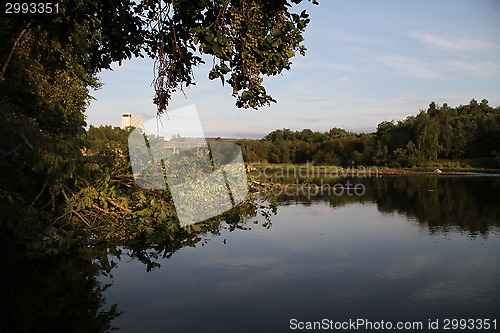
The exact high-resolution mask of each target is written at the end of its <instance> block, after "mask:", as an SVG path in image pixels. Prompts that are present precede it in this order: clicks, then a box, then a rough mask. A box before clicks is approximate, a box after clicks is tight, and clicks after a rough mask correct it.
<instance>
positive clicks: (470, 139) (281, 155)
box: [238, 99, 500, 167]
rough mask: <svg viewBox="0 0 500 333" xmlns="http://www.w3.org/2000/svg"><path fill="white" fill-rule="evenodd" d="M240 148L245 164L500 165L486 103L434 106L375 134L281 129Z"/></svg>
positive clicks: (497, 126) (498, 120)
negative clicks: (443, 162) (477, 160)
mask: <svg viewBox="0 0 500 333" xmlns="http://www.w3.org/2000/svg"><path fill="white" fill-rule="evenodd" d="M238 143H239V144H240V146H241V148H242V151H243V156H244V159H245V161H247V162H267V163H296V164H301V163H306V162H312V163H316V164H328V165H337V166H352V165H353V164H354V165H378V166H389V167H417V166H425V165H426V164H427V163H429V162H432V161H436V160H438V159H450V160H460V159H469V158H483V159H485V160H486V164H487V165H489V166H500V107H496V108H493V107H491V106H489V105H488V101H487V100H486V99H483V100H482V101H481V103H478V102H477V101H476V100H475V99H473V100H471V101H470V103H469V104H467V105H459V106H457V107H455V108H452V107H450V106H448V104H443V105H442V106H438V105H437V104H436V103H434V102H432V103H431V104H430V105H429V107H428V108H427V110H420V113H419V114H418V115H417V116H409V117H407V118H406V119H404V120H401V121H398V122H395V121H394V120H393V121H383V122H381V123H380V124H379V125H378V126H377V130H376V131H375V132H373V133H353V132H348V131H346V130H344V129H341V128H332V129H330V130H329V131H327V132H316V131H312V130H310V129H303V130H301V131H292V130H290V129H286V128H285V129H278V130H275V131H272V132H270V133H269V134H267V135H266V136H265V137H264V138H263V139H261V140H248V139H243V140H239V141H238Z"/></svg>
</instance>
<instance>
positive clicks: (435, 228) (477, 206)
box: [279, 176, 500, 237]
mask: <svg viewBox="0 0 500 333" xmlns="http://www.w3.org/2000/svg"><path fill="white" fill-rule="evenodd" d="M347 181H349V182H350V186H351V187H353V186H355V185H356V184H362V185H363V186H364V188H365V189H366V190H365V191H364V194H363V195H361V196H358V195H355V194H353V195H347V194H346V193H344V194H343V195H338V194H336V193H335V192H331V191H330V192H329V191H326V190H325V191H324V192H323V193H322V192H321V191H319V193H318V194H315V191H316V190H314V189H313V190H311V191H310V192H308V190H307V189H306V190H302V191H300V190H299V191H291V193H293V194H294V195H292V196H290V195H281V196H279V200H280V202H281V203H282V204H285V205H286V204H297V203H298V204H302V205H305V206H309V205H311V204H312V203H315V202H316V203H317V202H328V203H329V205H330V206H331V207H341V206H344V205H346V204H349V203H354V202H359V203H367V202H373V203H376V205H377V208H378V210H379V211H380V212H383V213H386V214H393V213H398V214H402V215H405V216H407V217H408V218H410V219H412V220H414V221H416V222H417V223H419V224H420V225H422V226H424V227H426V228H428V230H429V231H430V232H432V233H434V232H439V231H443V232H446V231H451V230H453V229H457V230H460V231H466V232H468V233H469V234H470V235H471V236H477V235H478V234H481V235H483V236H485V237H486V236H487V235H488V232H489V231H490V230H491V227H494V226H500V205H498V195H499V193H500V177H481V176H474V177H473V176H469V177H463V176H410V177H383V178H376V179H374V178H367V179H354V178H352V179H348V180H345V179H344V180H339V179H332V180H330V181H329V184H341V185H344V187H346V186H345V184H346V182H347ZM286 182H288V183H292V184H293V181H291V180H286ZM308 182H309V183H311V184H321V183H324V182H325V179H318V178H314V179H308Z"/></svg>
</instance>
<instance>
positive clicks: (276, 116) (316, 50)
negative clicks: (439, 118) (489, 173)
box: [87, 0, 500, 138]
mask: <svg viewBox="0 0 500 333" xmlns="http://www.w3.org/2000/svg"><path fill="white" fill-rule="evenodd" d="M296 8H297V11H300V10H302V9H303V8H305V9H307V11H308V12H309V13H310V15H311V16H310V18H311V23H310V25H309V26H308V29H307V31H306V33H305V39H306V40H305V43H304V44H305V45H306V47H307V48H308V50H307V54H306V56H305V57H301V56H297V57H296V58H294V60H293V65H292V68H291V70H289V71H286V72H284V73H283V75H279V76H276V77H271V78H266V79H265V81H264V82H265V87H266V89H267V91H268V92H269V93H270V94H271V95H272V96H273V97H274V98H275V99H276V100H277V101H278V103H277V104H273V105H272V106H271V107H264V108H261V109H259V110H258V111H255V110H251V109H250V110H245V109H238V108H236V107H235V106H234V102H235V101H234V99H233V98H232V97H231V89H230V87H227V86H226V87H222V86H221V85H220V81H210V80H209V79H208V78H207V75H208V71H209V66H201V67H200V68H197V69H196V70H195V77H196V79H197V85H196V86H195V87H192V88H189V89H186V91H185V92H186V95H187V98H186V97H185V96H184V95H182V94H181V93H180V94H177V95H176V96H174V98H173V100H172V104H171V110H175V109H176V108H180V107H183V106H187V105H190V104H195V105H196V107H197V110H198V113H199V114H200V119H201V123H202V126H203V129H204V131H205V135H206V136H222V137H238V138H260V137H262V136H264V135H265V134H267V133H268V132H270V131H272V130H275V129H277V128H290V129H292V130H301V129H303V128H310V129H312V130H317V131H326V130H328V129H330V128H332V127H341V128H345V129H347V130H351V131H356V132H361V131H363V132H371V131H374V130H375V129H376V127H377V124H378V123H380V122H381V121H384V120H392V119H394V120H396V121H397V120H401V119H403V118H405V117H407V116H409V115H416V114H417V113H418V112H419V110H420V109H425V108H427V106H428V105H429V103H430V102H432V101H435V102H436V103H438V104H443V103H448V104H449V105H450V106H457V105H460V104H468V103H469V101H470V100H471V99H473V98H475V99H477V100H482V99H483V98H486V99H487V100H488V101H489V102H490V105H491V106H495V107H496V106H499V105H500V1H497V0H491V1H486V0H476V1H472V0H469V1H462V0H447V1H444V0H441V1H431V0H424V1H352V0H351V1H329V0H322V1H321V0H320V5H319V6H313V5H312V4H310V3H304V4H301V5H300V6H298V7H296ZM207 64H211V60H209V61H208V62H207ZM113 68H114V70H113V71H105V72H103V73H102V74H101V78H102V82H103V83H104V84H105V85H104V86H103V88H102V89H101V90H98V91H96V92H94V93H93V95H94V97H95V98H96V99H97V100H96V101H93V102H92V103H91V105H90V107H89V109H88V110H87V122H88V124H92V125H95V126H98V125H113V126H119V125H120V124H121V114H122V113H132V114H135V115H142V116H144V117H145V119H148V118H152V117H154V116H155V112H156V109H155V106H154V105H153V104H152V96H153V95H154V91H153V88H152V87H151V81H152V79H153V71H152V69H153V64H152V61H151V60H149V59H133V60H129V61H126V62H124V63H123V65H122V66H121V67H119V66H117V65H114V66H113Z"/></svg>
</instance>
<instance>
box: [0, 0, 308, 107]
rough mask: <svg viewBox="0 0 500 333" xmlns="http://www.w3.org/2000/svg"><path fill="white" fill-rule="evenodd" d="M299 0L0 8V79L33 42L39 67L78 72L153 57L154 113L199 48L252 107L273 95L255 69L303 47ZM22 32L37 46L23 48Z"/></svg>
mask: <svg viewBox="0 0 500 333" xmlns="http://www.w3.org/2000/svg"><path fill="white" fill-rule="evenodd" d="M309 1H310V2H312V3H314V4H318V2H317V1H316V0H309ZM301 2H302V0H292V1H288V0H175V1H174V0H163V1H162V0H143V1H138V2H134V1H130V0H109V1H98V0H90V1H78V0H63V1H59V2H58V4H59V6H58V12H57V13H56V12H54V11H53V12H52V13H33V14H31V13H29V12H28V13H26V14H22V13H18V14H6V13H2V14H1V15H2V17H1V18H2V23H1V28H2V34H1V36H0V40H1V42H2V43H1V45H2V47H1V48H0V56H1V58H0V61H2V63H1V64H2V72H1V75H0V78H1V80H2V81H3V80H6V79H7V80H13V79H14V78H15V77H16V73H17V72H18V71H19V69H20V68H26V66H25V64H23V63H22V60H24V58H25V55H26V54H27V53H28V52H30V51H35V49H36V47H38V49H36V52H37V54H40V55H41V56H44V59H43V60H42V58H38V59H37V60H38V61H37V62H38V63H40V64H41V65H42V66H44V67H45V69H51V70H53V71H58V70H68V69H71V70H74V68H75V67H78V68H80V69H79V71H80V73H79V74H78V75H79V77H80V78H84V77H87V78H88V77H93V76H94V75H95V74H96V73H97V72H99V71H100V70H102V69H106V68H109V67H110V64H111V63H112V62H113V61H120V62H121V61H122V60H124V59H128V58H131V57H143V56H146V55H147V56H150V57H151V58H153V59H154V60H155V79H154V87H155V91H156V96H155V98H154V103H155V104H156V105H157V106H158V112H159V113H161V112H164V111H165V110H166V108H167V106H168V103H169V100H170V98H171V97H172V93H174V92H175V91H178V90H182V89H183V87H186V86H189V85H192V84H195V80H194V77H193V67H194V66H197V65H199V64H201V63H203V59H202V58H201V55H202V54H206V55H209V56H212V57H213V65H212V69H211V71H210V74H209V78H210V79H212V80H213V79H220V80H221V81H222V83H223V84H224V83H225V82H227V83H228V84H230V85H231V87H232V88H233V96H234V97H236V105H237V106H238V107H243V108H248V107H253V108H258V107H260V106H263V105H267V104H269V103H271V102H274V101H275V100H274V99H273V98H272V97H271V96H270V95H268V94H267V92H266V90H265V88H264V87H263V86H262V82H263V76H265V75H276V74H279V73H281V72H282V71H283V70H284V69H289V68H290V65H291V60H290V59H291V58H292V57H293V56H295V54H296V53H297V52H298V53H300V54H302V55H303V54H304V52H305V47H304V45H302V41H303V40H304V39H303V37H302V33H303V32H304V30H305V28H306V26H307V24H308V23H309V18H308V14H307V13H306V12H305V11H302V12H301V13H293V12H292V11H291V10H290V8H291V7H292V6H293V5H294V4H299V3H301ZM30 38H34V39H36V41H37V44H39V45H31V47H30V49H28V50H26V49H23V47H22V46H23V44H24V45H25V44H26V43H25V41H26V40H29V39H30ZM23 55H24V56H23ZM28 58H30V57H28ZM83 83H84V84H90V83H91V82H88V81H87V82H83ZM91 85H92V84H91ZM94 86H95V85H94Z"/></svg>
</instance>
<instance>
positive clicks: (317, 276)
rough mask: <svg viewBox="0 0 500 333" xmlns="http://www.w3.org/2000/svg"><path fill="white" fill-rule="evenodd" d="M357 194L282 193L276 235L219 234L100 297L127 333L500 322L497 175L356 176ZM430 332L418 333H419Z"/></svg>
mask: <svg viewBox="0 0 500 333" xmlns="http://www.w3.org/2000/svg"><path fill="white" fill-rule="evenodd" d="M356 182H357V183H360V182H361V183H363V184H364V185H365V186H366V193H365V194H364V195H363V196H361V197H356V196H352V197H349V196H347V195H343V196H337V195H335V194H333V193H330V194H329V195H328V194H324V195H322V196H321V195H318V196H310V197H309V198H308V197H307V195H306V196H304V195H301V194H300V193H299V195H292V196H288V197H281V201H282V203H283V204H284V206H282V207H279V209H278V213H277V214H276V215H275V216H273V217H272V225H271V227H270V228H269V229H267V228H264V227H262V226H261V224H257V225H254V224H253V223H252V222H251V221H249V222H248V224H247V226H248V227H251V230H236V231H233V232H229V231H228V230H227V229H226V230H222V231H221V233H220V235H218V236H210V235H206V236H205V237H204V238H207V239H209V240H208V242H206V243H205V244H204V245H203V246H202V245H201V243H199V244H198V245H197V246H196V247H194V248H183V249H181V250H180V251H179V252H177V253H175V254H174V255H173V256H172V257H171V258H169V259H166V258H165V259H159V260H158V262H159V263H160V264H161V267H160V268H156V269H154V270H152V271H151V272H147V271H146V268H145V266H144V265H143V264H142V263H140V262H139V261H137V260H130V259H129V260H122V261H120V262H119V263H118V266H117V267H116V268H115V269H114V270H113V271H112V274H113V277H112V278H111V277H105V278H101V279H100V280H101V281H102V282H112V283H113V284H112V286H111V287H110V288H109V289H108V290H107V291H106V292H104V296H105V297H106V299H107V303H108V304H115V303H117V304H118V309H119V310H121V311H124V313H123V314H122V315H120V316H119V317H118V318H116V319H115V320H114V321H113V322H112V324H113V326H116V327H118V328H119V329H120V331H122V332H232V331H237V332H283V331H288V330H289V328H290V320H291V319H292V318H295V319H297V320H298V321H304V322H305V321H321V320H322V319H324V318H327V319H331V320H334V321H346V320H349V319H353V320H355V319H358V318H364V319H368V320H371V321H381V320H384V321H392V322H394V323H396V322H398V321H422V322H424V323H425V325H427V322H428V320H429V319H431V320H435V319H441V320H442V319H444V318H457V319H461V318H474V319H476V318H490V319H492V320H493V319H497V322H498V323H499V324H500V318H499V314H500V260H499V259H498V258H499V255H500V228H499V223H500V208H499V205H498V204H499V203H500V201H499V200H498V195H499V194H500V192H499V189H500V182H499V179H498V177H413V178H411V177H405V178H403V177H399V178H384V179H377V180H366V181H361V180H357V181H356ZM423 331H426V330H421V332H423Z"/></svg>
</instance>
